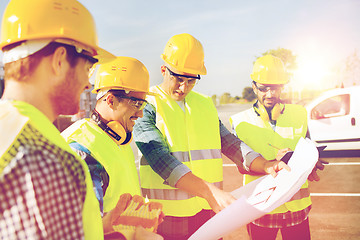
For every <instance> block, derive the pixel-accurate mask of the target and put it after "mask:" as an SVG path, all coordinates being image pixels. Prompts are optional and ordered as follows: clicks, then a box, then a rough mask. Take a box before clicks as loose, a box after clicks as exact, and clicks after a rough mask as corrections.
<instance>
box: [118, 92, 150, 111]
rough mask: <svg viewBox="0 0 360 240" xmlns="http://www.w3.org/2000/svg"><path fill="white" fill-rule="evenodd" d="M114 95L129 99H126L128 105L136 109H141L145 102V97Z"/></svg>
mask: <svg viewBox="0 0 360 240" xmlns="http://www.w3.org/2000/svg"><path fill="white" fill-rule="evenodd" d="M113 95H114V94H113ZM114 96H115V97H117V98H123V99H129V101H128V103H129V105H130V106H132V107H133V108H135V109H136V110H138V111H140V110H143V109H144V108H145V106H146V104H147V101H146V100H145V99H140V98H136V97H127V96H118V95H114Z"/></svg>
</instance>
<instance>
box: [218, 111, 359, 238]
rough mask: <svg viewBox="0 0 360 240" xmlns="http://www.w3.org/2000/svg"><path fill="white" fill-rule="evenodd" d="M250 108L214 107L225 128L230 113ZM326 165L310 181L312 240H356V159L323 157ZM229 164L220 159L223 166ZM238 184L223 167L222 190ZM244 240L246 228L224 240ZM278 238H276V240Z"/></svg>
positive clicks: (239, 179)
mask: <svg viewBox="0 0 360 240" xmlns="http://www.w3.org/2000/svg"><path fill="white" fill-rule="evenodd" d="M248 107H251V105H226V106H220V107H218V111H219V116H220V119H221V120H222V122H223V123H224V124H225V125H226V126H227V127H229V124H228V118H229V116H230V115H231V114H234V113H235V112H238V111H241V110H242V109H243V108H248ZM326 160H328V161H329V162H330V165H328V166H326V168H325V170H324V171H323V172H321V173H320V174H319V175H320V178H321V180H320V182H311V183H310V191H311V194H312V201H313V209H312V210H311V212H310V229H311V235H312V239H313V240H324V239H326V240H339V239H341V240H348V239H349V240H350V239H351V240H353V239H360V174H359V172H360V156H359V157H353V158H346V157H337V158H327V159H326ZM231 163H232V162H231V161H230V160H228V159H226V157H224V164H231ZM241 184H242V176H241V175H240V174H239V173H238V171H237V169H236V167H234V166H228V165H226V166H225V167H224V188H225V190H226V191H232V190H234V189H236V188H238V187H240V186H241ZM237 239H248V236H247V233H246V228H245V227H241V228H239V229H238V230H236V231H235V232H233V233H231V234H229V235H227V236H226V237H224V240H237ZM280 239H282V238H281V236H280V235H278V237H277V240H280Z"/></svg>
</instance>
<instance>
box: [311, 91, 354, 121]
mask: <svg viewBox="0 0 360 240" xmlns="http://www.w3.org/2000/svg"><path fill="white" fill-rule="evenodd" d="M349 112H350V95H349V94H343V95H338V96H334V97H331V98H328V99H326V100H324V101H322V102H321V103H319V104H318V105H316V107H314V108H313V110H312V111H311V119H315V120H316V119H323V118H330V117H340V116H345V115H347V114H349Z"/></svg>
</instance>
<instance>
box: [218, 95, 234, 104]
mask: <svg viewBox="0 0 360 240" xmlns="http://www.w3.org/2000/svg"><path fill="white" fill-rule="evenodd" d="M230 102H231V95H230V93H224V94H223V95H221V97H220V104H227V103H230Z"/></svg>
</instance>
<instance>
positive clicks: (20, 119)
mask: <svg viewBox="0 0 360 240" xmlns="http://www.w3.org/2000/svg"><path fill="white" fill-rule="evenodd" d="M0 109H1V111H2V113H3V114H2V115H3V116H4V117H2V118H1V119H0V125H2V126H6V128H5V129H4V132H3V131H2V132H1V134H5V135H6V141H5V142H2V144H1V146H0V147H1V149H0V165H2V164H3V157H4V154H6V150H7V149H8V148H9V147H10V146H11V145H12V144H14V143H15V142H16V140H17V136H18V135H19V133H20V132H21V131H22V129H23V128H24V127H25V126H26V125H28V124H30V125H32V126H33V127H35V128H36V129H37V130H38V131H39V132H40V133H41V134H42V135H44V136H45V137H46V138H47V139H48V140H49V141H50V142H52V143H53V144H54V145H56V146H58V147H60V148H61V149H63V150H65V151H66V152H69V153H71V154H72V155H74V159H76V160H78V161H79V162H80V164H81V165H82V167H83V172H84V174H85V182H86V197H85V202H84V205H83V214H82V215H83V216H82V221H83V228H84V234H85V239H86V240H88V239H94V240H99V239H104V233H103V227H102V219H101V216H100V208H99V202H98V201H97V199H96V196H95V194H94V190H93V184H92V181H91V176H90V173H89V169H88V167H87V165H86V163H85V162H84V161H82V160H81V159H80V158H79V157H78V156H77V154H76V153H74V152H73V151H72V150H71V148H70V147H69V145H68V144H67V143H66V142H65V140H64V139H63V138H62V137H61V135H60V132H59V131H58V130H57V129H56V127H55V126H54V125H53V124H52V123H51V122H50V121H49V119H48V118H47V117H46V116H45V115H44V114H43V113H41V112H40V111H39V110H38V109H36V108H35V107H34V106H32V105H30V104H28V103H25V102H20V101H0ZM4 112H5V114H4ZM5 164H7V163H5ZM1 171H2V169H0V172H1Z"/></svg>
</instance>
